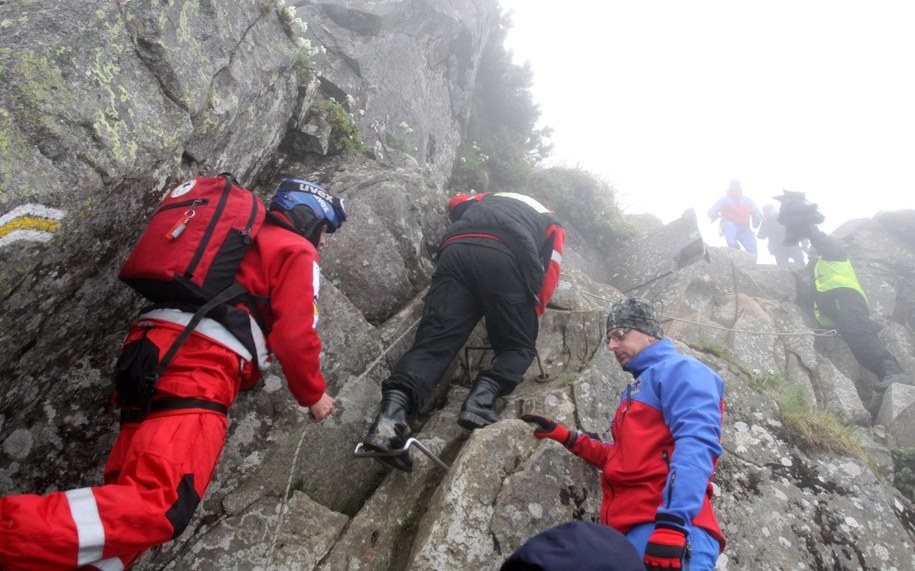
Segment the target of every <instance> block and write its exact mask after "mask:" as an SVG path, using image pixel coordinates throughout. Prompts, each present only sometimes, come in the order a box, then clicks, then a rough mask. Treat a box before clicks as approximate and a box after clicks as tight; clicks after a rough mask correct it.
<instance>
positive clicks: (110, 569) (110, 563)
mask: <svg viewBox="0 0 915 571" xmlns="http://www.w3.org/2000/svg"><path fill="white" fill-rule="evenodd" d="M88 565H90V566H92V567H95V568H96V569H98V570H99V571H124V563H123V562H122V561H121V560H120V559H119V558H118V557H112V558H110V559H104V560H102V561H93V562H92V563H88Z"/></svg>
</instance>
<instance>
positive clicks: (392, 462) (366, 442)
mask: <svg viewBox="0 0 915 571" xmlns="http://www.w3.org/2000/svg"><path fill="white" fill-rule="evenodd" d="M409 408H410V396H409V395H408V394H407V393H404V392H401V391H385V392H383V393H381V407H380V410H379V411H378V416H376V417H375V422H373V423H372V426H371V427H369V431H368V433H367V434H366V435H365V438H364V439H363V440H362V445H363V446H364V447H365V448H366V449H368V450H371V451H372V452H383V453H388V452H390V453H392V454H391V455H390V456H376V457H375V459H376V460H378V461H379V462H381V463H382V464H384V465H385V466H387V467H389V468H394V469H395V470H401V471H403V472H412V471H413V459H412V458H410V452H409V450H404V451H403V452H401V453H399V454H398V453H396V452H394V451H396V450H400V449H401V448H403V447H404V445H405V444H406V442H407V437H406V432H407V410H409Z"/></svg>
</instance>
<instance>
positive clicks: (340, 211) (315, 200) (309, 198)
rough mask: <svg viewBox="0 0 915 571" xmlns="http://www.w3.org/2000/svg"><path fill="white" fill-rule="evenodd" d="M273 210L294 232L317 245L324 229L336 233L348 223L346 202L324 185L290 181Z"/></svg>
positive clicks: (275, 199) (281, 186) (283, 186)
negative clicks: (329, 191)
mask: <svg viewBox="0 0 915 571" xmlns="http://www.w3.org/2000/svg"><path fill="white" fill-rule="evenodd" d="M270 211H271V212H280V213H282V214H283V215H284V216H286V218H287V219H288V220H289V222H290V223H291V224H292V226H293V230H295V232H297V233H298V234H300V235H302V236H304V237H305V238H306V239H308V240H309V241H310V242H311V243H312V244H314V245H315V246H317V245H318V241H319V240H320V239H321V230H322V228H324V227H326V228H327V232H328V233H331V232H335V231H336V230H337V228H339V227H340V226H342V225H343V222H345V221H346V209H345V208H344V207H343V199H342V198H337V197H335V196H331V195H330V194H328V192H327V191H326V190H324V189H323V188H322V187H321V186H320V185H317V184H315V183H313V182H311V181H308V180H302V179H297V178H287V179H283V181H282V182H280V184H279V186H277V187H276V192H275V193H274V195H273V200H271V201H270Z"/></svg>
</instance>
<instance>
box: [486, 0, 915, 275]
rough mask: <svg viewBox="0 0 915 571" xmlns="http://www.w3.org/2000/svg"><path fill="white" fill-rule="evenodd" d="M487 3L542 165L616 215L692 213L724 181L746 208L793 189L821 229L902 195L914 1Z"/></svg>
mask: <svg viewBox="0 0 915 571" xmlns="http://www.w3.org/2000/svg"><path fill="white" fill-rule="evenodd" d="M499 1H500V3H501V5H502V7H503V9H506V10H507V9H511V10H513V12H514V16H513V22H514V23H513V26H512V29H511V31H510V32H509V35H508V41H507V44H506V46H507V47H508V48H509V49H510V50H512V52H513V53H514V57H515V62H516V63H518V64H523V63H524V62H530V64H531V66H532V69H533V72H534V84H533V87H532V94H533V98H534V100H535V102H536V103H538V104H539V105H540V111H541V114H542V115H541V122H542V124H545V125H549V126H551V127H553V129H554V133H553V143H554V145H555V148H554V160H553V163H555V164H561V165H565V166H581V167H582V168H584V169H586V170H588V171H591V172H594V173H596V174H598V175H600V176H602V177H603V178H604V179H605V180H607V181H608V182H609V183H611V184H613V185H614V187H615V188H616V189H617V191H618V192H619V193H620V194H619V202H620V204H621V206H622V207H623V208H624V211H626V212H629V213H639V212H651V213H653V214H655V215H657V216H658V217H659V218H661V219H662V220H663V221H664V222H670V221H672V220H674V219H676V218H678V217H679V216H680V215H681V214H682V213H683V212H684V211H685V210H686V209H687V208H691V207H692V208H695V209H696V213H697V214H698V215H699V220H700V225H706V224H705V223H706V222H707V220H708V218H706V217H705V212H706V211H707V210H708V208H709V207H711V205H712V204H713V203H714V202H715V200H717V199H718V197H719V196H721V195H723V194H724V192H725V190H726V189H727V186H728V182H729V181H730V180H731V179H734V178H736V179H739V180H740V181H741V182H742V183H743V189H744V194H745V195H746V196H749V197H750V198H752V199H754V200H755V201H756V203H757V205H758V206H759V207H760V208H762V206H763V205H764V204H765V203H767V202H772V203H774V204H776V205H777V203H776V202H775V201H773V200H771V197H772V196H774V195H777V194H781V191H782V189H788V190H793V191H803V192H806V193H807V197H808V198H809V199H810V200H811V201H813V202H816V203H817V204H819V206H820V211H821V212H822V213H823V214H825V215H826V222H825V223H824V224H822V225H821V228H822V229H823V230H825V231H826V232H831V231H832V230H834V229H835V228H836V227H838V226H839V225H841V224H842V223H844V222H845V221H847V220H850V219H853V218H862V217H867V218H870V217H872V216H873V215H874V214H876V213H877V212H878V211H880V210H901V209H907V208H915V198H913V196H915V1H911V0H894V1H884V0H871V1H864V0H860V1H848V0H834V1H826V0H793V1H784V0H767V1H756V2H750V1H745V0H729V1H724V0H719V1H711V0H690V1H684V0H656V1H655V0H627V1H622V0H564V1H563V2H555V1H548V0H499ZM707 226H708V227H707V228H702V231H703V235H704V236H705V237H706V241H707V242H708V243H709V244H710V245H713V246H723V245H724V243H723V239H721V238H719V237H718V236H717V227H716V226H714V227H713V226H712V225H710V224H708V225H707ZM765 250H766V249H765V244H761V247H760V252H765ZM760 261H763V260H762V259H761V260H760Z"/></svg>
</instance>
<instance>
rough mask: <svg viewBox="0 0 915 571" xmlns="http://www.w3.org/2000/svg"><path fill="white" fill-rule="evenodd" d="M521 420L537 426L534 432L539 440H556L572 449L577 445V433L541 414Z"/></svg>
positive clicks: (525, 416) (522, 417)
mask: <svg viewBox="0 0 915 571" xmlns="http://www.w3.org/2000/svg"><path fill="white" fill-rule="evenodd" d="M521 420H523V421H524V422H530V423H531V424H536V425H537V428H536V429H535V430H534V436H535V437H537V438H549V439H551V440H555V441H556V442H558V443H560V444H562V445H563V446H565V447H566V448H570V447H571V446H572V445H573V444H575V441H576V440H578V433H577V432H573V431H571V430H569V429H568V428H566V427H565V426H563V425H561V424H558V423H556V422H553V420H551V419H549V418H546V417H544V416H540V415H539V414H525V415H522V416H521Z"/></svg>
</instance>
